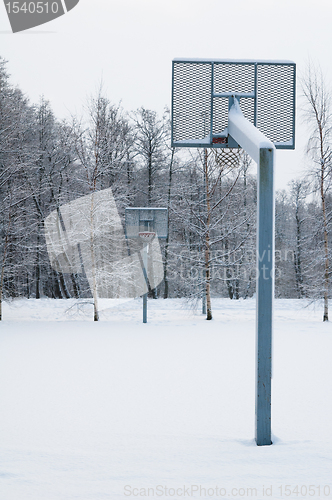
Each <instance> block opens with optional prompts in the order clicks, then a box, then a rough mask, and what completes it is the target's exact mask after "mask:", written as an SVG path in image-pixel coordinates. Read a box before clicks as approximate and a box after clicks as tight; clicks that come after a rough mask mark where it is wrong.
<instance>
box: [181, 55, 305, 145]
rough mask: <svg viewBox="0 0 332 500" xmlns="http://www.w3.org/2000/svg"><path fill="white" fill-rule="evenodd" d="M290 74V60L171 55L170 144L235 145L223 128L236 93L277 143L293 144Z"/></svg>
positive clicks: (252, 118) (292, 77)
mask: <svg viewBox="0 0 332 500" xmlns="http://www.w3.org/2000/svg"><path fill="white" fill-rule="evenodd" d="M295 78H296V67H295V63H293V62H291V61H231V60H217V59H215V60H207V59H174V60H173V74H172V146H173V147H203V148H232V147H238V144H237V143H236V142H235V141H234V139H233V138H232V137H230V136H229V134H228V129H227V127H228V110H229V106H230V102H231V99H230V98H231V97H232V96H235V97H236V98H237V99H238V101H239V103H240V107H241V110H242V112H243V114H244V116H245V117H246V118H247V119H248V120H249V121H250V122H251V123H252V124H253V125H255V126H256V127H257V128H258V129H259V130H260V131H261V132H262V133H263V134H264V135H265V136H266V137H267V138H268V139H270V141H271V142H273V143H274V145H275V147H276V148H277V149H294V147H295Z"/></svg>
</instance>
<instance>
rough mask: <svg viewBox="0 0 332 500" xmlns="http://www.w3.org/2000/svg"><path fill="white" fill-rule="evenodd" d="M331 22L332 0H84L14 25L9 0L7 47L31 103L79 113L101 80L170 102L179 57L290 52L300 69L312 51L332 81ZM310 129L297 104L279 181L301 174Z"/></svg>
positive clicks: (143, 98)
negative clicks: (54, 15)
mask: <svg viewBox="0 0 332 500" xmlns="http://www.w3.org/2000/svg"><path fill="white" fill-rule="evenodd" d="M331 21H332V1H331V0H316V1H315V2H312V1H309V0H250V1H249V0H237V1H236V2H234V1H226V0H211V1H209V0H205V1H203V0H201V1H198V0H167V1H166V0H80V2H79V4H78V5H77V6H76V7H75V8H74V9H73V10H71V11H70V12H68V13H67V14H66V15H64V16H62V17H60V18H58V19H56V20H54V21H51V22H49V23H47V24H44V25H42V26H40V27H37V28H34V29H31V30H28V31H25V32H21V33H16V34H12V33H11V31H10V25H9V21H8V19H7V14H6V10H5V6H4V4H3V3H1V5H0V43H1V50H0V55H1V56H3V57H5V58H6V59H7V60H8V61H9V65H8V69H9V73H10V74H11V81H12V83H14V84H18V85H19V86H20V88H21V89H22V90H23V91H24V92H25V93H26V94H27V95H28V96H29V98H30V100H31V101H32V102H37V101H38V99H39V96H40V95H42V94H43V95H44V96H45V98H46V99H48V100H49V101H50V102H51V104H52V107H53V109H54V112H55V114H56V115H57V116H58V117H59V118H65V117H68V116H70V114H72V113H74V114H75V113H78V114H80V113H81V109H82V106H83V104H84V102H85V101H86V98H87V96H89V95H91V94H93V93H95V91H96V89H97V88H98V86H99V84H100V81H101V80H102V81H103V83H104V88H105V91H106V92H107V95H108V97H109V98H110V100H111V101H113V102H114V103H118V102H119V101H120V100H121V101H122V105H123V107H124V108H125V109H126V110H128V111H129V110H133V109H136V108H138V107H140V106H144V107H146V108H149V109H153V110H156V111H157V112H158V113H161V112H162V110H163V108H164V106H166V105H167V106H170V95H171V61H172V59H173V58H174V57H197V58H200V57H202V58H218V59H222V58H225V59H232V58H234V59H254V60H255V59H287V60H293V61H294V62H296V64H297V73H298V75H299V76H300V75H301V74H303V72H304V71H305V67H306V64H307V62H308V60H309V59H311V60H312V61H313V62H316V63H318V64H319V65H320V66H321V68H322V70H323V72H324V73H325V75H326V78H327V81H331V82H332V79H331V74H332V70H331V67H330V66H331V49H332V28H331ZM331 86H332V85H331ZM298 87H299V85H298ZM298 102H299V100H298ZM305 134H306V130H305V127H304V125H303V124H301V123H300V116H299V113H298V124H297V137H296V139H297V140H296V146H297V147H296V151H278V152H277V166H276V187H277V188H283V187H286V185H287V182H288V181H289V180H291V179H292V178H294V177H297V176H299V175H301V171H302V166H303V149H304V144H305V139H306V135H305Z"/></svg>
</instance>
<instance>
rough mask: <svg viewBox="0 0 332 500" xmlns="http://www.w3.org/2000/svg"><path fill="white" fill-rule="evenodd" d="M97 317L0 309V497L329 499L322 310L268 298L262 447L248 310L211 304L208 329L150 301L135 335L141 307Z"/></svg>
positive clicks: (328, 366)
mask: <svg viewBox="0 0 332 500" xmlns="http://www.w3.org/2000/svg"><path fill="white" fill-rule="evenodd" d="M69 308H70V309H69ZM101 309H102V313H101V319H102V321H100V322H99V323H93V322H92V321H91V320H92V306H91V304H85V305H83V306H80V307H77V303H76V305H75V301H60V300H50V299H42V300H40V301H34V300H20V301H13V302H11V303H9V304H5V308H4V321H3V322H2V323H1V324H0V327H1V329H0V332H1V333H0V342H1V348H0V356H1V359H0V401H1V406H0V442H1V448H2V451H1V463H0V493H1V495H0V497H1V499H3V500H18V499H19V500H72V499H79V500H99V499H112V500H113V499H120V498H121V499H123V498H166V497H169V498H175V499H177V500H179V499H181V498H186V497H187V498H201V499H202V498H203V499H206V498H212V499H220V498H227V499H233V498H254V499H262V498H273V499H279V498H280V499H281V498H294V499H295V498H298V499H299V498H327V499H328V498H332V481H331V470H332V424H331V414H332V402H331V401H332V397H331V396H332V389H331V382H332V363H331V357H332V354H331V353H332V328H331V325H330V324H326V323H325V324H324V323H323V322H322V321H321V315H322V308H321V307H320V306H317V307H316V309H314V308H313V306H310V307H307V308H304V302H303V301H295V300H277V301H276V304H275V331H274V346H273V356H274V363H273V388H272V390H273V393H272V429H273V433H274V444H273V445H272V446H269V447H257V446H256V445H255V443H254V411H255V410H254V398H255V301H254V300H247V301H244V300H241V301H229V300H226V299H214V300H213V309H214V320H213V321H210V322H208V321H206V320H205V319H204V317H203V316H202V315H201V314H198V313H197V312H196V313H193V312H192V311H190V310H189V309H188V305H187V304H186V303H185V302H183V301H181V300H176V299H174V300H166V301H164V300H157V301H153V300H150V301H149V303H148V324H146V325H143V324H142V323H141V321H142V310H141V301H140V300H132V301H122V302H121V303H120V302H119V301H101ZM47 319H48V321H47ZM288 485H290V487H291V488H290V489H289V488H288ZM309 486H311V489H310V490H309ZM196 487H197V488H196ZM296 487H298V489H297V490H296ZM301 487H302V490H301ZM305 488H307V489H305ZM324 488H325V489H324ZM289 491H290V492H291V494H288V493H289ZM301 491H302V495H301ZM309 491H310V492H311V493H313V492H314V495H312V494H310V495H309ZM270 492H271V495H269V493H270ZM153 493H154V496H153V495H152V494H153Z"/></svg>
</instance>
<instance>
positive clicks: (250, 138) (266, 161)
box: [228, 98, 275, 446]
mask: <svg viewBox="0 0 332 500" xmlns="http://www.w3.org/2000/svg"><path fill="white" fill-rule="evenodd" d="M228 119H229V134H230V135H231V136H232V137H233V138H234V139H235V140H236V141H237V143H238V144H240V145H241V147H243V149H245V150H246V151H247V153H248V154H249V155H250V156H251V157H252V158H253V159H254V160H255V162H256V163H257V167H258V175H257V180H258V183H257V281H256V286H257V289H256V296H257V299H256V300H257V306H256V401H255V409H256V433H255V434H256V436H255V437H256V443H257V445H258V446H263V445H270V444H272V441H271V374H272V324H273V299H274V182H273V177H274V152H275V147H274V144H273V143H272V142H271V141H269V140H268V139H267V138H266V137H265V136H264V135H263V134H262V133H261V132H260V131H259V130H258V129H257V128H256V127H255V126H254V125H252V124H251V123H250V122H249V121H248V120H247V119H246V118H245V117H244V116H243V114H242V112H241V109H240V106H239V103H238V101H237V99H235V98H234V100H233V105H232V107H231V109H230V112H229V116H228Z"/></svg>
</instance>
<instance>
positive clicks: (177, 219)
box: [0, 58, 332, 319]
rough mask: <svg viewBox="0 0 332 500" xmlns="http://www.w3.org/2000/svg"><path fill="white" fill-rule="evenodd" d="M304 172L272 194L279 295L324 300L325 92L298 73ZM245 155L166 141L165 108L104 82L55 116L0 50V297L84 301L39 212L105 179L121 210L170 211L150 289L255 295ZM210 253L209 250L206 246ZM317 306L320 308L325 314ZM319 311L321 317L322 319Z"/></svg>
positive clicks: (250, 186) (81, 285)
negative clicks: (76, 109)
mask: <svg viewBox="0 0 332 500" xmlns="http://www.w3.org/2000/svg"><path fill="white" fill-rule="evenodd" d="M302 88H303V95H304V101H303V102H304V103H305V105H304V110H303V111H302V114H303V116H305V119H306V121H307V125H308V137H307V138H306V140H307V144H308V147H307V155H308V165H309V167H307V170H306V172H305V173H304V174H303V176H302V177H301V178H299V179H295V180H293V181H292V182H291V183H289V185H288V189H287V190H282V191H278V192H277V193H276V204H275V207H276V217H275V221H276V222H275V224H276V239H275V264H276V270H275V287H276V297H282V298H304V297H306V298H310V299H312V300H316V299H318V298H324V299H325V302H326V300H328V298H329V297H331V283H330V282H331V279H330V276H331V270H330V264H329V263H330V262H331V260H332V259H331V257H332V256H331V246H332V241H331V240H332V236H331V235H332V232H331V225H332V194H331V191H330V188H331V180H332V171H331V149H330V134H331V130H332V122H331V101H330V94H329V90H328V89H327V88H326V86H325V85H324V79H323V77H322V76H321V74H320V73H319V71H318V72H317V71H316V70H315V71H313V70H312V68H311V69H310V68H309V69H308V73H307V76H306V78H304V79H303V82H302ZM254 166H255V165H254V163H253V162H252V161H251V160H250V158H249V157H248V156H247V155H246V154H245V153H244V152H243V151H239V152H234V154H232V155H230V154H227V155H225V154H224V152H223V151H222V150H218V151H217V150H200V151H199V150H190V151H188V150H186V151H179V150H174V149H172V148H171V147H170V113H169V111H168V110H167V109H165V112H164V114H163V116H158V114H157V113H156V112H155V111H153V110H149V109H145V108H140V109H138V110H136V111H133V112H128V111H126V110H124V109H123V108H122V107H121V104H114V103H113V102H112V101H111V100H110V99H109V98H108V97H107V96H106V95H105V92H104V91H103V85H102V84H101V85H100V88H99V90H98V92H96V94H95V95H94V96H92V97H90V98H89V99H88V100H87V104H86V106H85V107H84V109H83V110H82V116H72V117H71V119H70V120H65V121H60V120H58V119H57V118H56V117H55V116H54V113H53V111H52V106H51V103H49V102H48V101H47V99H46V98H44V97H41V98H40V101H39V103H38V104H31V103H30V102H29V99H28V97H27V96H25V94H24V92H23V91H22V90H21V89H20V88H18V87H15V86H13V85H12V84H11V83H10V79H9V73H8V70H7V62H6V61H5V60H4V59H3V58H1V59H0V196H1V206H2V210H1V214H0V231H1V243H0V245H1V247H0V251H1V254H0V259H1V260H0V265H1V270H0V272H1V276H0V300H2V298H4V299H5V300H9V299H12V298H17V297H27V298H37V299H38V298H41V297H53V298H70V297H75V298H87V297H90V296H91V291H90V289H89V285H88V281H87V279H86V277H85V276H84V275H78V274H68V273H62V272H59V271H55V270H54V269H52V267H51V265H50V262H49V258H48V253H47V248H46V242H45V235H44V220H45V218H46V217H47V215H49V213H50V212H51V211H53V210H57V209H59V207H60V206H61V205H63V204H65V203H68V202H70V201H72V200H74V199H77V198H79V197H81V196H84V195H86V194H90V193H91V192H94V191H99V190H101V189H106V188H110V187H111V188H112V192H113V195H114V198H115V201H116V205H117V209H118V212H119V214H120V216H121V217H122V220H123V221H124V212H125V208H126V207H135V206H136V207H137V206H155V207H167V208H168V210H169V235H168V238H167V239H166V240H165V241H164V242H161V246H162V253H163V261H164V281H163V283H162V284H161V285H159V286H158V288H157V289H156V290H154V291H151V292H150V293H151V295H152V296H154V297H164V298H168V297H190V298H192V299H196V300H197V299H199V298H200V297H202V295H203V296H204V295H205V292H206V288H207V286H208V287H209V290H210V291H211V296H212V297H214V296H215V297H229V298H230V299H239V298H244V299H246V298H248V297H251V296H253V295H254V293H255V273H256V202H257V200H256V175H255V169H254ZM207 250H208V252H207ZM324 314H325V313H324ZM325 319H327V317H326V318H325Z"/></svg>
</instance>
